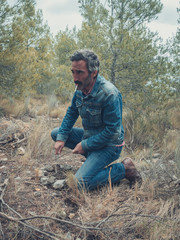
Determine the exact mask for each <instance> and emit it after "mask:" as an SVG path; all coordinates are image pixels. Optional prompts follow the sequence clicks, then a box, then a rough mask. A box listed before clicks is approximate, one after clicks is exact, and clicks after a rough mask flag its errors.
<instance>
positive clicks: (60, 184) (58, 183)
mask: <svg viewBox="0 0 180 240" xmlns="http://www.w3.org/2000/svg"><path fill="white" fill-rule="evenodd" d="M65 183H66V180H65V179H64V180H57V181H55V183H54V184H53V188H54V189H62V188H63V187H64V186H65Z"/></svg>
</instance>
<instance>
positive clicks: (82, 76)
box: [71, 60, 96, 91]
mask: <svg viewBox="0 0 180 240" xmlns="http://www.w3.org/2000/svg"><path fill="white" fill-rule="evenodd" d="M71 71H72V75H73V79H74V83H75V84H76V86H77V89H78V90H81V91H83V90H84V89H86V90H88V87H89V86H91V83H92V81H93V79H94V76H95V72H96V71H95V72H93V73H89V71H88V69H87V64H86V62H85V61H84V60H79V61H73V62H72V68H71Z"/></svg>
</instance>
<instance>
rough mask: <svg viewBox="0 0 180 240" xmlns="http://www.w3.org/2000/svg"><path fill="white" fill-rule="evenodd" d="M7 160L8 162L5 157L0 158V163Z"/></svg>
mask: <svg viewBox="0 0 180 240" xmlns="http://www.w3.org/2000/svg"><path fill="white" fill-rule="evenodd" d="M7 160H8V158H7V157H3V158H0V161H2V162H6V161H7Z"/></svg>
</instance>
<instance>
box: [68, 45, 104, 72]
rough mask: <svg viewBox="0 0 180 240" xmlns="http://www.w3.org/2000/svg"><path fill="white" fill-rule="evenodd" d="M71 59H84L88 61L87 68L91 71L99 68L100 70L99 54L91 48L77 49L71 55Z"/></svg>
mask: <svg viewBox="0 0 180 240" xmlns="http://www.w3.org/2000/svg"><path fill="white" fill-rule="evenodd" d="M70 60H71V61H72V62H73V61H80V60H84V61H85V62H86V63H87V69H88V71H89V72H90V73H92V72H94V71H95V70H98V72H99V65H100V63H99V59H98V56H97V55H96V54H95V53H94V52H93V51H91V50H89V49H82V50H79V51H76V52H75V53H74V54H73V55H72V56H71V57H70Z"/></svg>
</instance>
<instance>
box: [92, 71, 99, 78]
mask: <svg viewBox="0 0 180 240" xmlns="http://www.w3.org/2000/svg"><path fill="white" fill-rule="evenodd" d="M97 74H98V70H95V71H94V72H92V77H93V78H95V77H96V76H97Z"/></svg>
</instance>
